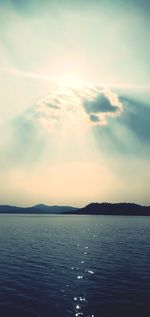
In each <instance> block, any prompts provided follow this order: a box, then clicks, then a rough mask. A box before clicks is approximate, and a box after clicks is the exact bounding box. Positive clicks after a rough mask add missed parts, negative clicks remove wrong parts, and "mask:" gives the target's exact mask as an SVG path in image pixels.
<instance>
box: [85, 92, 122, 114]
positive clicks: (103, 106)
mask: <svg viewBox="0 0 150 317" xmlns="http://www.w3.org/2000/svg"><path fill="white" fill-rule="evenodd" d="M83 105H84V108H85V111H86V112H87V113H90V112H92V113H101V112H104V113H106V112H115V111H117V110H118V107H116V106H115V105H112V104H111V102H110V100H109V99H108V97H106V96H105V95H103V94H102V93H100V94H98V95H97V96H96V98H95V99H94V100H85V101H84V102H83Z"/></svg>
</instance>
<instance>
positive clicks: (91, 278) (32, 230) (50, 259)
mask: <svg viewBox="0 0 150 317" xmlns="http://www.w3.org/2000/svg"><path fill="white" fill-rule="evenodd" d="M0 316H1V317H6V316H14V317H32V316H33V317H34V316H35V317H71V316H75V317H78V316H79V317H105V316H111V317H124V316H126V317H130V316H142V317H150V217H135V216H133V217H132V216H130V217H128V216H72V215H62V216H60V215H53V216H52V215H51V216H43V215H42V216H40V215H38V216H36V215H0Z"/></svg>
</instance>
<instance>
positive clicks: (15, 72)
mask: <svg viewBox="0 0 150 317" xmlns="http://www.w3.org/2000/svg"><path fill="white" fill-rule="evenodd" d="M149 29H150V2H149V1H148V0H147V1H146V0H143V1H142V0H130V1H129V0H126V1H123V0H116V1H115V0H114V1H112V0H105V1H104V0H102V1H101V0H99V1H98V0H97V1H96V0H92V1H90V0H86V1H85V0H76V1H71V0H70V1H69V0H61V1H58V0H55V1H54V0H52V1H50V0H49V1H48V0H43V1H40V0H30V1H29V0H26V1H23V0H5V1H4V0H0V86H1V89H0V113H1V115H0V129H1V138H0V204H11V205H17V206H30V205H34V204H38V203H44V204H48V205H73V206H84V205H86V204H88V203H89V202H103V201H108V202H136V203H140V204H144V205H150V195H149V184H150V169H149V157H150V101H149V98H150V75H149V74H150V59H149V52H150V42H149Z"/></svg>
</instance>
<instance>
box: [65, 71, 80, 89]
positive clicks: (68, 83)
mask: <svg viewBox="0 0 150 317" xmlns="http://www.w3.org/2000/svg"><path fill="white" fill-rule="evenodd" d="M60 83H61V85H62V86H64V87H72V88H76V87H79V86H81V84H82V80H81V79H80V78H79V76H77V74H76V73H74V72H67V73H66V74H65V75H63V76H62V77H61V78H60Z"/></svg>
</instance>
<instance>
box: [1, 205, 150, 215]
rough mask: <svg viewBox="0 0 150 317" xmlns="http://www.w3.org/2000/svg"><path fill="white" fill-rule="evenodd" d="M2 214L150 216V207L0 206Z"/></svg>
mask: <svg viewBox="0 0 150 317" xmlns="http://www.w3.org/2000/svg"><path fill="white" fill-rule="evenodd" d="M0 213H5V214H68V215H69V214H70V215H122V216H125V215H127V216H150V206H141V205H138V204H134V203H91V204H89V205H87V206H85V207H83V208H76V207H70V206H47V205H43V204H39V205H36V206H32V207H16V206H7V205H0Z"/></svg>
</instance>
